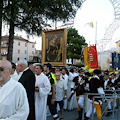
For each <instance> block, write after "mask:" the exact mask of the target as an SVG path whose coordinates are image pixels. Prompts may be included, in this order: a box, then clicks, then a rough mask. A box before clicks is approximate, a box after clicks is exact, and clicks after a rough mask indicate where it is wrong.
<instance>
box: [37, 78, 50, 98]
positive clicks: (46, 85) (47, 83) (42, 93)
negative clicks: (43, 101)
mask: <svg viewBox="0 0 120 120" xmlns="http://www.w3.org/2000/svg"><path fill="white" fill-rule="evenodd" d="M38 87H39V95H40V97H42V96H45V95H48V93H49V92H50V90H51V85H50V81H49V79H48V78H47V77H46V76H45V77H44V87H40V86H38Z"/></svg>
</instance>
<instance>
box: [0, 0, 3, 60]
mask: <svg viewBox="0 0 120 120" xmlns="http://www.w3.org/2000/svg"><path fill="white" fill-rule="evenodd" d="M2 11H3V0H1V1H0V60H1V59H2V58H1V41H2Z"/></svg>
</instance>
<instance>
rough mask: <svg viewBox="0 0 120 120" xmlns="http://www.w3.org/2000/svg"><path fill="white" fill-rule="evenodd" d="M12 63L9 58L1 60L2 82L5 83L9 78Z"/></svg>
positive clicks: (0, 73) (0, 75) (0, 81)
mask: <svg viewBox="0 0 120 120" xmlns="http://www.w3.org/2000/svg"><path fill="white" fill-rule="evenodd" d="M11 69H12V65H11V63H10V62H9V61H8V60H0V84H1V85H2V84H4V83H5V82H6V81H8V80H9V78H10V74H11Z"/></svg>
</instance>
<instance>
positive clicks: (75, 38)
mask: <svg viewBox="0 0 120 120" xmlns="http://www.w3.org/2000/svg"><path fill="white" fill-rule="evenodd" d="M67 37H68V38H67V58H72V59H82V58H83V55H82V49H83V47H84V46H85V45H87V43H85V38H84V37H83V36H80V35H79V34H78V31H77V30H76V29H75V28H70V29H69V30H68V35H67Z"/></svg>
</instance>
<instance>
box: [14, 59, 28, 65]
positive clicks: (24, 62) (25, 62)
mask: <svg viewBox="0 0 120 120" xmlns="http://www.w3.org/2000/svg"><path fill="white" fill-rule="evenodd" d="M19 64H20V65H23V66H28V62H27V61H26V60H25V59H20V60H19V61H18V62H17V63H16V65H19Z"/></svg>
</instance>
